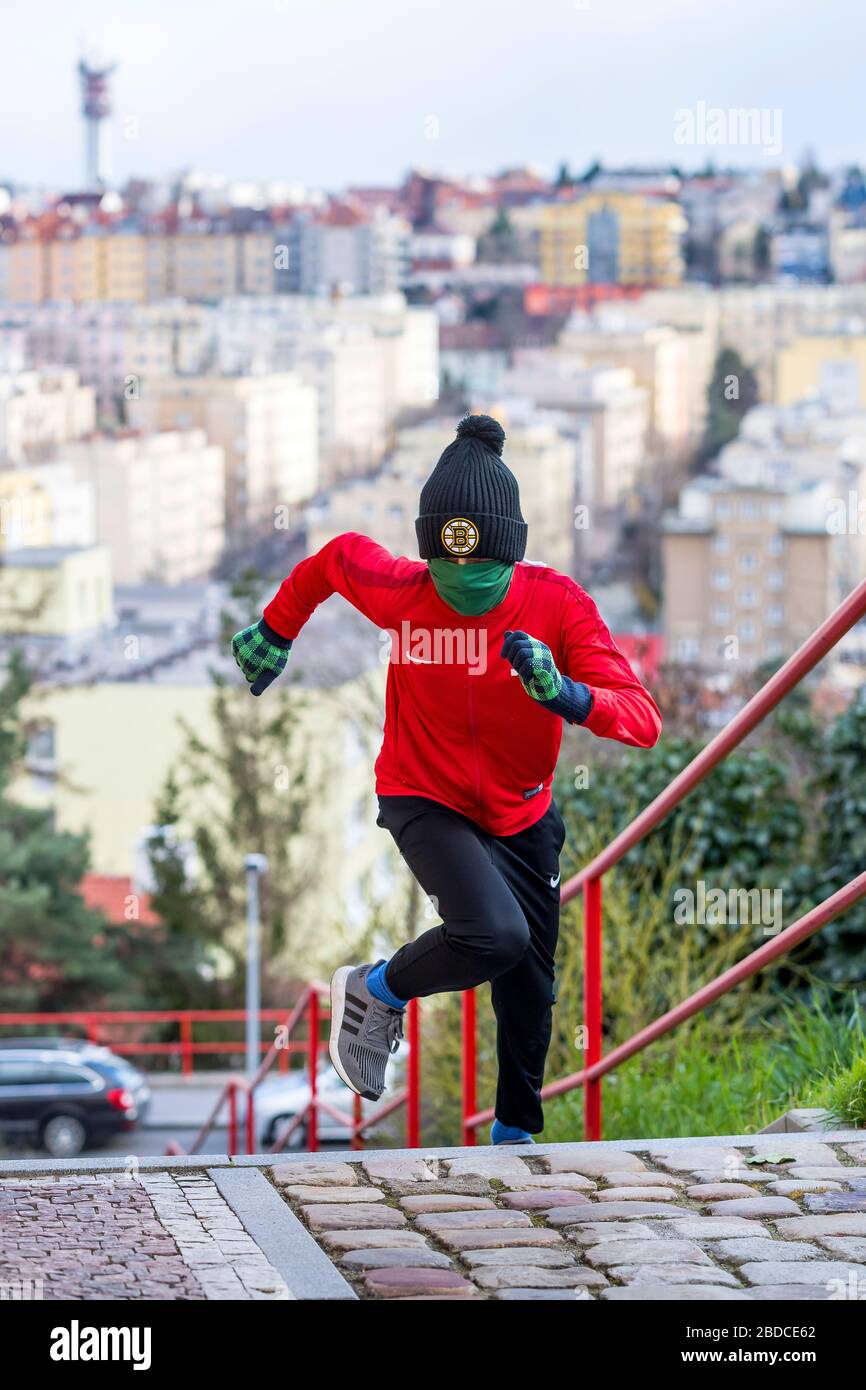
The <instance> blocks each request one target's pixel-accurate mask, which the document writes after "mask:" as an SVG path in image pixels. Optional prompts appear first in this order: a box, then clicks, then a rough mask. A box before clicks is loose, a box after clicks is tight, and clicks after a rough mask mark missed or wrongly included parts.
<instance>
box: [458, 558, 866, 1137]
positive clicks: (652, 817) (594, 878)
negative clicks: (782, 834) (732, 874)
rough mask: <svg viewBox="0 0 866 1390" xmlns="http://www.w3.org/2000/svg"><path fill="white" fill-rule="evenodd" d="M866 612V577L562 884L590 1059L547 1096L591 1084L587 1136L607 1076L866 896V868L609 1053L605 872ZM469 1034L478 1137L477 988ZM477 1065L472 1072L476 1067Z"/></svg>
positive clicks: (468, 1122) (468, 1066)
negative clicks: (575, 916) (580, 957)
mask: <svg viewBox="0 0 866 1390" xmlns="http://www.w3.org/2000/svg"><path fill="white" fill-rule="evenodd" d="M864 617H866V580H863V581H862V582H861V583H860V584H858V586H857V588H856V589H854V590H853V592H852V593H850V594H849V595H848V597H847V598H846V599H845V601H844V603H841V604H840V605H839V607H838V608H837V609H836V610H835V611H834V612H833V613H831V615H830V616H829V618H827V619H826V621H825V622H823V623H822V624H821V626H820V627H819V628H818V629H817V631H815V632H814V633H813V634H812V636H811V637H809V638H808V639H807V641H805V642H804V643H803V645H802V646H801V647H799V648H798V650H797V651H796V652H795V653H794V655H793V656H792V657H790V658H789V660H788V661H786V662H785V664H784V666H782V667H780V668H779V670H778V671H777V672H776V673H775V675H773V676H772V677H771V678H770V680H768V681H767V683H766V685H764V686H762V687H761V689H760V690H759V691H758V692H757V694H756V695H753V697H752V698H751V700H749V702H748V703H747V704H746V705H744V707H743V708H742V709H741V710H740V712H739V713H738V714H737V715H735V716H734V718H733V719H732V720H731V722H730V723H729V724H728V725H726V727H725V728H724V729H722V730H721V732H720V733H718V734H717V735H716V736H715V738H713V739H711V740H710V742H709V743H708V744H707V746H706V747H705V748H703V749H702V750H701V752H700V753H699V754H698V755H697V757H696V758H693V759H692V761H691V762H690V763H689V764H688V766H687V767H685V768H683V770H682V772H680V773H679V775H678V776H677V777H675V778H674V779H673V781H672V782H671V783H670V784H669V785H668V786H667V787H666V788H665V790H664V791H663V792H661V793H660V794H659V795H658V796H657V797H656V798H655V800H654V801H652V802H651V803H650V804H649V806H647V807H646V808H645V809H644V810H643V811H641V813H640V814H639V815H638V816H636V817H635V819H634V820H633V821H632V822H631V823H630V824H629V825H627V826H626V828H625V829H624V830H622V831H621V832H620V834H619V835H617V836H616V838H615V839H613V840H611V842H610V844H609V845H607V846H606V848H605V849H603V850H602V851H601V853H600V854H598V855H596V857H595V859H593V860H592V861H591V863H589V864H587V865H586V867H585V868H583V869H581V871H580V873H578V874H575V876H574V877H573V878H571V879H569V880H568V882H567V883H565V884H563V888H562V902H563V903H567V902H570V901H571V900H572V899H573V898H575V897H576V896H577V894H578V893H579V892H581V891H582V892H583V903H584V1029H585V1034H584V1035H585V1039H586V1045H585V1049H584V1059H585V1063H586V1065H585V1066H584V1067H583V1069H582V1070H581V1071H578V1072H574V1073H572V1074H571V1075H570V1076H565V1077H563V1078H562V1079H561V1080H559V1081H554V1082H551V1083H550V1084H549V1085H547V1086H545V1087H544V1089H543V1091H542V1093H541V1094H542V1096H543V1097H544V1098H545V1099H549V1098H551V1097H553V1096H558V1095H562V1094H563V1093H564V1092H566V1091H571V1090H575V1089H576V1088H577V1087H579V1086H582V1087H583V1088H584V1131H585V1135H586V1138H587V1139H600V1138H601V1132H602V1077H603V1076H605V1075H606V1074H607V1073H608V1072H609V1071H613V1069H614V1068H615V1067H617V1066H619V1065H620V1064H621V1063H622V1062H624V1061H626V1060H627V1058H629V1057H633V1056H634V1055H635V1053H636V1052H640V1051H641V1050H642V1049H643V1048H644V1047H647V1046H648V1045H649V1044H650V1043H651V1042H654V1041H655V1040H656V1039H657V1038H660V1037H663V1036H664V1034H666V1033H669V1032H671V1031H672V1030H673V1029H674V1028H676V1027H677V1025H678V1024H680V1023H682V1022H684V1021H685V1019H687V1018H691V1017H692V1016H693V1015H694V1014H696V1013H698V1012H700V1010H701V1009H705V1008H706V1007H707V1006H708V1005H709V1004H711V1003H712V1002H713V1001H714V1000H716V999H718V998H719V997H720V995H722V994H725V993H727V991H728V990H731V989H733V988H734V987H735V986H736V985H738V984H740V983H741V981H743V980H746V979H748V978H749V977H750V976H752V975H755V974H757V972H758V971H759V970H763V968H764V967H765V966H766V965H768V964H770V962H771V961H774V960H777V959H778V958H779V957H780V956H782V955H784V954H785V952H787V951H789V950H791V948H792V947H793V946H796V945H797V944H798V943H799V942H800V941H803V940H805V938H806V937H807V936H811V935H812V934H813V933H814V932H816V931H820V930H821V928H822V927H823V926H825V925H826V923H827V922H830V921H832V920H833V918H834V917H838V916H839V914H840V913H841V912H844V911H845V909H846V908H848V907H850V906H851V904H852V903H855V902H857V901H858V900H859V899H860V898H862V897H864V896H866V873H863V874H860V875H859V876H858V877H857V878H855V879H852V881H851V882H850V883H848V884H846V885H845V886H844V887H843V888H840V889H839V891H838V892H836V893H834V894H832V896H831V897H829V898H827V899H826V900H825V901H824V902H822V903H819V904H818V906H817V907H814V908H813V909H812V910H811V911H810V912H807V913H806V914H805V916H803V917H801V918H799V920H798V921H796V922H794V923H793V924H792V925H791V926H790V927H788V928H787V929H786V930H785V931H782V932H780V933H779V935H778V936H777V937H776V938H775V939H774V940H773V941H770V942H767V943H766V944H765V945H763V946H761V947H759V949H758V950H756V951H753V952H752V953H751V954H750V955H748V956H746V957H745V958H744V959H743V960H741V961H739V962H738V963H737V964H736V965H735V966H733V967H732V968H731V969H730V970H727V971H725V973H724V974H722V975H720V976H719V977H718V978H717V979H716V980H713V981H712V982H711V983H710V984H708V985H705V986H704V987H703V988H702V989H700V990H698V991H697V992H696V993H695V994H693V995H691V996H690V997H689V998H688V999H685V1000H684V1001H683V1002H682V1003H681V1004H678V1005H677V1006H676V1008H674V1009H670V1010H669V1011H668V1012H667V1013H666V1014H664V1015H662V1017H661V1018H659V1019H656V1021H655V1023H652V1024H650V1026H649V1027H647V1028H643V1029H641V1030H640V1032H638V1033H636V1034H635V1035H634V1037H632V1038H630V1039H629V1040H628V1041H627V1042H625V1043H622V1044H621V1045H620V1046H619V1047H617V1048H615V1049H614V1050H613V1051H612V1052H611V1053H609V1054H608V1056H607V1057H604V1058H603V1057H602V1026H603V1014H602V880H603V878H604V875H605V874H606V873H607V871H608V869H612V868H613V867H614V865H615V864H618V863H619V862H620V860H621V859H622V858H623V856H624V855H626V854H627V853H628V851H629V850H630V849H632V848H633V847H634V846H635V845H637V844H639V843H640V842H641V841H642V840H643V839H645V838H646V836H647V835H648V834H649V833H650V831H651V830H654V829H655V827H656V826H657V825H658V824H659V823H660V822H661V821H663V820H665V818H666V817H667V816H669V815H670V813H671V811H673V810H674V809H675V807H677V806H678V805H679V804H680V802H681V801H683V800H684V799H685V797H687V796H688V794H689V792H691V791H693V790H694V788H695V787H696V786H697V785H698V783H699V782H702V781H703V779H704V778H705V777H706V776H707V774H708V773H709V772H711V771H712V769H713V768H714V767H716V766H717V765H718V764H719V763H720V762H722V761H723V760H724V759H725V758H726V757H727V756H728V755H729V754H730V753H731V752H732V751H733V750H734V749H735V748H736V747H738V745H739V744H740V743H742V741H743V739H745V738H746V737H747V735H748V734H750V733H751V732H752V730H753V729H754V728H756V726H757V725H758V724H760V723H761V721H762V720H763V719H764V718H766V716H767V715H768V714H769V713H770V711H771V710H773V709H775V708H776V706H777V705H778V704H779V702H780V701H781V700H782V699H784V697H785V696H786V695H787V694H788V693H789V691H791V690H793V688H794V687H795V686H796V685H798V684H799V683H800V681H801V680H802V679H803V677H804V676H806V675H807V674H808V673H809V672H810V671H811V670H812V669H813V667H815V666H816V665H817V664H818V662H819V661H821V660H822V659H823V658H824V657H825V656H826V655H827V653H828V652H829V651H831V650H832V649H833V648H834V647H835V646H836V645H837V643H838V642H839V641H840V640H841V638H842V637H844V636H845V634H846V633H847V632H849V631H850V630H851V628H852V627H853V626H854V625H855V623H857V622H859V621H860V620H861V619H862V618H864ZM463 1037H464V1068H463V1084H464V1092H463V1094H464V1106H463V1137H464V1143H474V1142H475V1134H476V1131H477V1130H478V1128H479V1126H481V1125H483V1124H488V1123H489V1122H490V1121H491V1120H492V1119H493V1111H492V1110H490V1109H487V1110H482V1111H477V1110H476V1108H475V1001H474V997H473V992H467V993H466V994H464V996H463ZM470 1073H471V1074H470Z"/></svg>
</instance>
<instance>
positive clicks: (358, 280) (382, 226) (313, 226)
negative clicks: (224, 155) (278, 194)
mask: <svg viewBox="0 0 866 1390" xmlns="http://www.w3.org/2000/svg"><path fill="white" fill-rule="evenodd" d="M410 232H411V229H410V227H409V224H408V222H406V221H405V220H404V219H403V218H402V217H396V216H394V215H393V214H391V213H389V212H387V211H386V210H385V209H384V208H377V209H375V211H374V212H373V213H372V215H368V214H367V213H365V212H361V211H359V210H357V209H354V208H352V207H350V206H348V205H346V204H331V205H330V206H329V207H328V208H325V209H322V210H321V211H316V212H300V213H297V214H296V215H295V217H294V218H293V219H292V221H291V223H290V224H289V226H288V227H287V228H286V245H287V249H288V256H287V260H288V266H287V268H286V270H285V272H284V280H285V283H284V284H283V285H281V286H280V288H285V289H288V290H289V291H290V292H291V293H294V294H302V295H329V294H331V293H333V291H334V290H338V291H340V292H341V293H344V294H350V295H356V294H357V295H375V294H384V293H386V292H388V291H391V290H397V289H399V287H400V284H401V282H402V280H403V276H404V273H405V271H406V268H407V264H408V256H409V237H410ZM277 279H278V280H279V279H280V275H279V273H278V275H277Z"/></svg>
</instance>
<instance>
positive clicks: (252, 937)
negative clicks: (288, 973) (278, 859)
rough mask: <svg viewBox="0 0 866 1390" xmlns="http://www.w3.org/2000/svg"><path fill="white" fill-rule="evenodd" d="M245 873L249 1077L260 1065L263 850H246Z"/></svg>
mask: <svg viewBox="0 0 866 1390" xmlns="http://www.w3.org/2000/svg"><path fill="white" fill-rule="evenodd" d="M244 868H245V870H246V875H247V998H246V1006H247V1007H246V1013H247V1028H246V1038H247V1077H248V1079H249V1080H250V1081H251V1080H252V1079H253V1077H254V1076H255V1074H256V1072H257V1071H258V1067H259V1060H260V1059H259V1044H260V1041H261V1024H260V1019H259V1015H260V1012H261V1002H262V999H261V995H262V985H261V927H260V920H261V918H260V910H259V881H260V877H261V875H262V874H266V873H267V871H268V861H267V859H266V857H265V855H263V854H248V855H247V857H246V858H245V860H244Z"/></svg>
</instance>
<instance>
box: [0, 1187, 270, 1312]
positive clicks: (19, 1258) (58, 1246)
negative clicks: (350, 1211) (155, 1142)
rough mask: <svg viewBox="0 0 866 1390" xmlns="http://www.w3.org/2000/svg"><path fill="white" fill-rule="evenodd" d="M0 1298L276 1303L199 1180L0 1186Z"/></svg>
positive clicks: (226, 1212) (231, 1223)
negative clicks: (208, 1300) (248, 1300)
mask: <svg viewBox="0 0 866 1390" xmlns="http://www.w3.org/2000/svg"><path fill="white" fill-rule="evenodd" d="M0 1297H14V1298H46V1299H88V1300H92V1299H265V1298H269V1299H285V1298H288V1297H289V1293H288V1290H287V1288H286V1285H285V1283H284V1282H283V1280H282V1279H281V1278H280V1277H279V1275H278V1274H277V1273H276V1272H275V1270H274V1269H272V1267H271V1265H270V1264H269V1263H268V1261H267V1260H266V1259H265V1257H264V1256H263V1255H262V1253H261V1251H260V1250H259V1248H258V1246H257V1245H256V1243H255V1242H254V1241H253V1240H252V1239H251V1238H250V1237H249V1236H248V1235H247V1234H246V1232H245V1231H244V1228H243V1226H242V1225H241V1223H240V1221H239V1220H238V1218H237V1217H236V1216H235V1214H234V1212H233V1211H232V1210H231V1208H230V1207H229V1206H228V1204H227V1203H226V1202H225V1201H224V1200H223V1198H222V1197H221V1196H220V1193H219V1192H218V1190H217V1188H216V1186H215V1185H214V1183H213V1182H212V1181H211V1180H210V1178H209V1177H208V1176H207V1175H206V1174H201V1173H189V1174H187V1173H176V1174H172V1173H163V1172H156V1173H141V1174H140V1175H139V1176H133V1175H130V1174H127V1173H125V1172H119V1173H114V1174H107V1173H106V1174H88V1173H82V1174H80V1175H76V1176H75V1177H67V1176H62V1177H60V1176H58V1177H55V1176H52V1175H46V1176H43V1177H26V1178H11V1179H0Z"/></svg>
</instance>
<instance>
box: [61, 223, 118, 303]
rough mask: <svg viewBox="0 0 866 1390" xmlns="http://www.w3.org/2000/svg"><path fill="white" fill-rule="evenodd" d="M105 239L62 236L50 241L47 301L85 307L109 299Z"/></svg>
mask: <svg viewBox="0 0 866 1390" xmlns="http://www.w3.org/2000/svg"><path fill="white" fill-rule="evenodd" d="M105 248H106V240H105V238H103V237H100V236H73V237H61V238H60V239H59V240H58V241H52V242H49V244H48V246H47V248H46V250H47V255H48V291H47V294H46V299H54V300H57V299H68V300H71V301H72V302H73V303H74V304H86V303H89V302H91V301H92V300H96V299H105V298H106V293H105V289H106V285H105V260H106V252H105Z"/></svg>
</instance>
